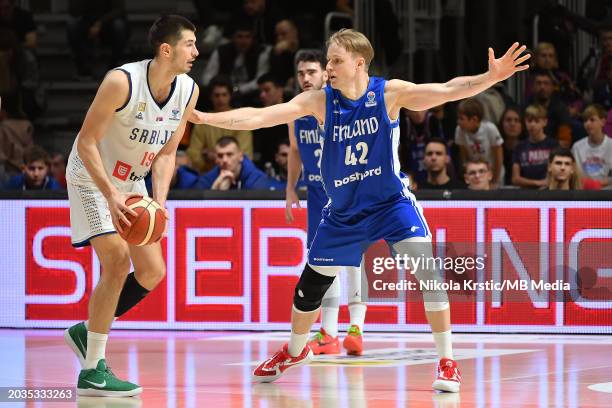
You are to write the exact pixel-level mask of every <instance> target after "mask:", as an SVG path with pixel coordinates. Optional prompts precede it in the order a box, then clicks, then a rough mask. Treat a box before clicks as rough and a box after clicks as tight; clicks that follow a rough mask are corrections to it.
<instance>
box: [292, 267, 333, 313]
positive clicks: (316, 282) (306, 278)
mask: <svg viewBox="0 0 612 408" xmlns="http://www.w3.org/2000/svg"><path fill="white" fill-rule="evenodd" d="M334 279H335V276H327V275H322V274H321V273H319V272H317V271H315V270H314V269H313V268H312V267H311V266H310V265H308V264H306V266H305V267H304V272H302V276H300V280H299V281H298V283H297V285H296V286H295V292H294V295H293V305H294V307H295V308H296V309H297V310H298V311H300V312H314V311H315V310H317V309H318V308H320V307H321V301H322V300H323V296H325V292H327V289H329V287H330V286H331V284H332V283H333V282H334Z"/></svg>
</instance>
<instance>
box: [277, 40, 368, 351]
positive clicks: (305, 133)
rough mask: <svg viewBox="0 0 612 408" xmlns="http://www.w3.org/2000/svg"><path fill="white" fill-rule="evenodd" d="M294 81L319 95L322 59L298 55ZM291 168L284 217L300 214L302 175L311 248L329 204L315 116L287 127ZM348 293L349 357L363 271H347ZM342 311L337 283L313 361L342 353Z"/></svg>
mask: <svg viewBox="0 0 612 408" xmlns="http://www.w3.org/2000/svg"><path fill="white" fill-rule="evenodd" d="M296 63H297V66H296V72H297V80H298V84H299V86H300V88H301V89H302V91H309V90H318V89H321V88H322V87H323V85H324V84H325V83H326V82H327V71H325V62H324V57H323V54H322V53H321V52H319V51H301V52H300V53H299V54H298V56H297V57H296ZM288 125H289V143H290V150H289V164H288V168H289V171H288V177H287V199H286V211H285V213H286V214H285V215H286V218H287V221H288V222H293V214H292V210H291V209H292V207H293V206H294V205H295V206H297V207H298V208H299V205H300V201H299V198H298V196H297V193H296V191H295V186H296V182H297V179H298V177H299V175H300V172H303V179H304V182H305V183H306V186H307V189H308V198H307V204H308V205H307V209H308V238H307V243H306V247H307V248H310V244H311V243H312V241H313V239H314V236H315V232H316V231H317V227H318V226H319V223H320V222H321V214H322V211H323V207H324V206H325V204H327V201H328V198H327V195H326V194H325V190H324V189H323V184H322V182H321V152H322V146H321V134H320V129H319V121H318V120H317V118H315V117H314V116H305V117H303V118H299V119H298V120H296V121H295V122H290V123H289V124H288ZM346 273H347V279H348V289H347V290H348V293H349V304H348V309H349V315H350V323H351V325H350V327H349V330H348V332H347V336H346V337H345V339H344V341H343V346H344V348H345V349H346V351H347V354H349V355H361V354H362V353H363V345H362V336H361V333H362V330H363V324H364V321H365V313H366V305H365V304H364V303H363V302H362V301H361V269H360V268H356V267H353V266H349V267H347V268H346ZM339 307H340V282H339V279H334V283H332V285H331V286H330V288H329V289H328V290H327V292H326V293H325V296H324V297H323V300H322V303H321V328H320V329H319V331H318V332H317V333H316V334H315V335H314V337H313V338H312V339H311V341H310V342H309V343H308V346H309V347H310V349H311V350H312V352H313V353H314V354H315V355H318V354H338V353H340V341H339V339H338V311H339Z"/></svg>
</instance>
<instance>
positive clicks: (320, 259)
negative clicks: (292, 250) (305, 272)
mask: <svg viewBox="0 0 612 408" xmlns="http://www.w3.org/2000/svg"><path fill="white" fill-rule="evenodd" d="M314 261H315V262H334V258H314Z"/></svg>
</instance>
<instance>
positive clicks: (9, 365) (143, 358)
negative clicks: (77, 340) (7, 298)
mask: <svg viewBox="0 0 612 408" xmlns="http://www.w3.org/2000/svg"><path fill="white" fill-rule="evenodd" d="M286 338H287V335H286V333H276V332H275V333H248V332H247V333H244V332H160V331H120V330H116V331H114V332H112V333H111V337H110V341H109V345H108V348H107V357H108V362H109V365H110V366H111V367H112V369H113V371H114V372H115V373H116V374H117V375H118V376H120V377H122V378H126V379H129V380H131V381H134V382H137V383H139V384H140V385H142V386H143V388H144V392H143V394H142V395H141V397H140V398H110V399H107V398H81V399H79V400H78V401H76V402H53V403H50V402H47V403H43V402H40V401H39V402H27V403H15V402H12V403H0V408H2V407H4V406H7V407H8V406H10V407H20V406H27V407H42V406H49V407H57V408H59V407H75V406H77V407H113V408H119V407H169V408H175V407H189V408H191V407H206V408H208V407H211V408H212V407H215V408H216V407H232V408H243V407H261V408H264V407H265V408H273V407H279V408H280V407H292V408H293V407H298V408H300V407H308V408H310V407H354V408H366V407H367V408H375V407H376V408H377V407H449V408H450V407H479V408H480V407H483V408H485V407H486V408H488V407H608V408H610V407H612V336H605V335H598V336H578V335H545V334H537V335H508V334H505V335H492V334H454V338H453V340H454V347H455V357H456V359H457V360H458V361H459V366H460V368H461V370H462V374H463V379H464V380H463V386H462V390H461V393H460V394H436V393H435V392H433V391H432V389H431V382H432V380H433V370H434V360H435V350H434V348H433V343H432V342H431V335H430V334H398V333H393V334H384V333H369V334H368V333H366V337H365V338H364V341H365V346H366V350H367V352H366V354H365V355H364V356H363V357H359V358H348V357H346V356H335V357H323V358H320V359H317V361H315V362H313V363H312V364H310V365H309V366H306V367H300V368H296V369H293V370H289V371H288V372H287V373H286V374H285V375H284V376H283V377H281V378H280V379H279V380H277V382H275V383H273V384H257V385H254V384H252V383H251V378H250V375H251V371H252V369H253V368H254V365H255V364H256V363H257V362H259V361H261V360H263V359H265V358H267V357H268V356H270V354H271V353H272V352H273V351H275V350H276V349H277V348H278V347H279V346H280V345H281V344H282V343H283V342H285V341H286ZM0 369H1V372H0V386H2V387H16V386H21V387H28V388H31V387H63V386H66V387H73V386H74V384H75V383H76V378H77V375H78V371H79V366H78V362H77V360H76V358H75V357H74V355H73V354H72V352H71V351H70V350H69V349H68V348H67V347H66V346H65V345H64V343H63V339H62V331H60V330H0Z"/></svg>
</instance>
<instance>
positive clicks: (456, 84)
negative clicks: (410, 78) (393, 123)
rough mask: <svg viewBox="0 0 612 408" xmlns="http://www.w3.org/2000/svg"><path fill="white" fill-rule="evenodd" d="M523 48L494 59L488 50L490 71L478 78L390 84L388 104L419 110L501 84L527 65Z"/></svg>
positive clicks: (526, 57)
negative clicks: (436, 82)
mask: <svg viewBox="0 0 612 408" xmlns="http://www.w3.org/2000/svg"><path fill="white" fill-rule="evenodd" d="M526 49H527V47H526V46H524V45H523V46H521V47H519V43H514V44H513V45H512V46H511V47H510V48H509V49H508V51H506V53H505V54H504V55H503V56H502V57H501V58H497V59H496V58H495V54H494V52H493V49H492V48H489V70H488V71H487V72H485V73H484V74H481V75H474V76H462V77H457V78H454V79H451V80H450V81H448V82H446V83H443V84H418V85H417V84H413V83H410V82H406V81H400V80H393V81H389V85H388V89H387V91H388V94H389V96H390V97H391V98H392V99H391V101H390V102H391V104H392V106H393V107H394V108H395V109H394V110H399V108H407V109H410V110H415V111H422V110H426V109H430V108H433V107H434V106H438V105H442V104H443V103H446V102H450V101H456V100H459V99H463V98H469V97H470V96H474V95H476V94H479V93H480V92H482V91H484V90H486V89H488V88H490V87H491V86H493V85H494V84H496V83H497V82H499V81H503V80H505V79H507V78H509V77H511V76H512V75H514V73H515V72H518V71H524V70H526V69H527V68H529V65H526V64H523V63H524V62H525V61H527V60H528V59H529V58H530V57H531V55H530V54H525V55H521V54H523V52H524V51H525V50H526Z"/></svg>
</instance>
